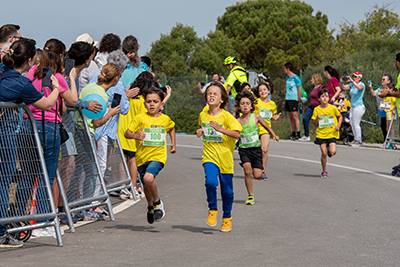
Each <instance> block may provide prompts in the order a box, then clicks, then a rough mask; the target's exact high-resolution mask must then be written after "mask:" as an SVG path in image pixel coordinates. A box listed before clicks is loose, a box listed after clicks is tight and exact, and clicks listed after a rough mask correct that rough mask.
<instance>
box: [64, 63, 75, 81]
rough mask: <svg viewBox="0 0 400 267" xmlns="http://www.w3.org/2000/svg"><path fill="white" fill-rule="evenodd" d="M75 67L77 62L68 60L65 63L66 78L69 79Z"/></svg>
mask: <svg viewBox="0 0 400 267" xmlns="http://www.w3.org/2000/svg"><path fill="white" fill-rule="evenodd" d="M74 65H75V60H73V59H67V61H65V69H64V75H65V76H67V77H69V73H70V72H71V70H72V68H73V67H74Z"/></svg>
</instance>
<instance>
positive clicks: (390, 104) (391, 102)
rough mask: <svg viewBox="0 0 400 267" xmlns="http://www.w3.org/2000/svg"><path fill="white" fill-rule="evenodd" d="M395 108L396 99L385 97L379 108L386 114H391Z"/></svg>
mask: <svg viewBox="0 0 400 267" xmlns="http://www.w3.org/2000/svg"><path fill="white" fill-rule="evenodd" d="M395 106H396V97H393V96H387V97H384V98H383V99H382V101H381V106H380V108H381V109H383V110H384V111H385V112H386V113H388V112H392V110H393V109H394V107H395Z"/></svg>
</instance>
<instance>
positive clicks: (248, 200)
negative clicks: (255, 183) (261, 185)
mask: <svg viewBox="0 0 400 267" xmlns="http://www.w3.org/2000/svg"><path fill="white" fill-rule="evenodd" d="M254 203H255V201H254V196H249V197H248V198H247V200H246V202H245V204H246V205H254Z"/></svg>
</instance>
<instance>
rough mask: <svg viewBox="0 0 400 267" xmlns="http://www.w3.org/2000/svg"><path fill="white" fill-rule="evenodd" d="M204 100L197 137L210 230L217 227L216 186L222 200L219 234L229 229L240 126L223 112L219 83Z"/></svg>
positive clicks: (222, 91)
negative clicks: (205, 105) (205, 108)
mask: <svg viewBox="0 0 400 267" xmlns="http://www.w3.org/2000/svg"><path fill="white" fill-rule="evenodd" d="M205 100H206V102H207V104H208V107H209V109H208V110H207V111H206V110H203V111H202V112H201V113H200V115H199V120H198V123H199V126H200V128H199V129H198V130H197V137H201V136H203V156H202V164H203V167H204V173H205V176H206V177H205V178H206V182H205V186H206V193H207V202H208V208H209V211H208V218H207V221H206V223H207V224H208V225H209V226H215V225H217V214H218V209H217V186H218V179H219V182H220V184H221V196H222V209H223V212H224V214H223V219H222V226H221V231H222V232H229V231H231V229H232V215H231V212H232V204H233V151H234V149H235V143H236V140H237V139H239V137H240V132H241V131H242V126H241V125H240V123H239V122H238V121H237V120H236V119H235V117H233V115H232V114H230V113H229V112H228V111H226V110H224V107H225V105H226V103H228V101H229V96H228V94H227V92H226V90H225V88H224V87H223V86H222V85H221V84H220V83H219V82H213V83H212V84H211V85H210V86H209V87H208V88H207V89H206V92H205Z"/></svg>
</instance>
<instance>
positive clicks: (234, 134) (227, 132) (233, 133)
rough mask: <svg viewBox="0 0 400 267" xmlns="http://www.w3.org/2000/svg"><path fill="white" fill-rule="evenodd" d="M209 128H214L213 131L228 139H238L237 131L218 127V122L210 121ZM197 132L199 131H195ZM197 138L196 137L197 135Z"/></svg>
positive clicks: (238, 133)
mask: <svg viewBox="0 0 400 267" xmlns="http://www.w3.org/2000/svg"><path fill="white" fill-rule="evenodd" d="M210 126H211V127H213V128H214V130H216V131H218V132H220V133H223V134H225V135H227V136H229V137H232V138H235V139H239V138H240V132H239V131H234V130H227V129H224V128H222V127H221V126H219V124H218V122H216V121H210ZM197 131H199V130H197ZM197 136H198V135H197Z"/></svg>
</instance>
